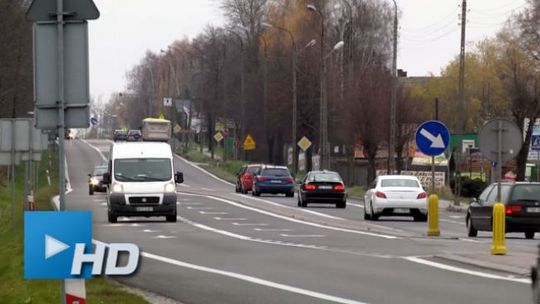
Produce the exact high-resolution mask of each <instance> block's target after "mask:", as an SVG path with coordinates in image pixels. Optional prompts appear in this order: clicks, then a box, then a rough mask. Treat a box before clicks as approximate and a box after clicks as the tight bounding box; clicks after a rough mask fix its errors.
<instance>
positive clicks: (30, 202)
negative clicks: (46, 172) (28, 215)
mask: <svg viewBox="0 0 540 304" xmlns="http://www.w3.org/2000/svg"><path fill="white" fill-rule="evenodd" d="M35 209H36V205H35V204H34V191H32V192H30V195H28V210H29V211H34V210H35Z"/></svg>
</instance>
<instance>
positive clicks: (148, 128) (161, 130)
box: [142, 118, 172, 141]
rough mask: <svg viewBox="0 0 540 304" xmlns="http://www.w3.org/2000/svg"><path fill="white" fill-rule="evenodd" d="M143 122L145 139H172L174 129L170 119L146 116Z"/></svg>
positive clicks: (143, 136)
mask: <svg viewBox="0 0 540 304" xmlns="http://www.w3.org/2000/svg"><path fill="white" fill-rule="evenodd" d="M142 123H143V124H142V138H143V140H144V141H169V139H171V131H172V129H171V122H170V121H169V120H166V119H158V118H145V119H143V121H142Z"/></svg>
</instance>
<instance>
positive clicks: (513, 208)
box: [504, 205, 521, 214]
mask: <svg viewBox="0 0 540 304" xmlns="http://www.w3.org/2000/svg"><path fill="white" fill-rule="evenodd" d="M520 212H521V206H519V205H508V206H505V208H504V213H506V214H516V213H520Z"/></svg>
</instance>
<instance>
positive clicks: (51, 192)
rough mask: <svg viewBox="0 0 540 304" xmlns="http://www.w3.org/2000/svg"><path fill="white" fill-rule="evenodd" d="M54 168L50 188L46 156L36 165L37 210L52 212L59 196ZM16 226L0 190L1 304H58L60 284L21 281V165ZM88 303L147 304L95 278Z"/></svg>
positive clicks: (88, 283)
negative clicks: (53, 200)
mask: <svg viewBox="0 0 540 304" xmlns="http://www.w3.org/2000/svg"><path fill="white" fill-rule="evenodd" d="M56 168H57V165H56V162H54V161H53V165H52V166H51V174H52V176H51V180H52V181H53V183H52V185H50V186H49V185H48V183H47V179H46V172H45V170H46V169H47V153H44V154H43V160H42V162H41V163H40V164H39V171H38V173H39V174H38V176H39V181H38V186H39V189H38V191H37V192H36V195H35V201H36V210H43V211H45V210H52V207H51V205H50V200H51V198H52V197H53V196H55V195H56V194H57V193H58V185H57V183H56V181H57V180H58V177H57V174H56V172H57V170H56ZM16 172H17V179H16V181H17V182H16V195H15V197H16V204H15V206H16V209H15V215H16V216H15V218H14V219H15V223H14V224H15V225H14V226H13V222H12V221H13V217H12V215H11V212H12V211H11V210H12V209H11V197H12V196H11V191H10V189H9V188H8V187H7V186H2V187H0V244H1V247H0V302H1V303H24V304H35V303H59V302H60V293H61V284H60V280H25V279H24V278H23V267H24V264H23V239H24V235H23V220H22V218H23V187H24V185H23V179H24V165H20V166H18V168H17V171H16ZM86 292H87V302H88V303H103V304H108V303H111V304H112V303H136V304H139V303H141V304H142V303H148V302H147V301H146V300H144V299H143V298H142V297H140V296H138V295H134V294H131V293H129V292H127V291H125V290H124V288H122V286H120V285H118V284H115V283H113V282H111V281H110V280H108V279H106V278H101V277H96V278H92V279H90V280H87V281H86Z"/></svg>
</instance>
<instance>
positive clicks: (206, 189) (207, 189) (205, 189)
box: [201, 188, 216, 192]
mask: <svg viewBox="0 0 540 304" xmlns="http://www.w3.org/2000/svg"><path fill="white" fill-rule="evenodd" d="M201 190H204V191H210V192H215V191H216V190H214V189H209V188H201Z"/></svg>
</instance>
